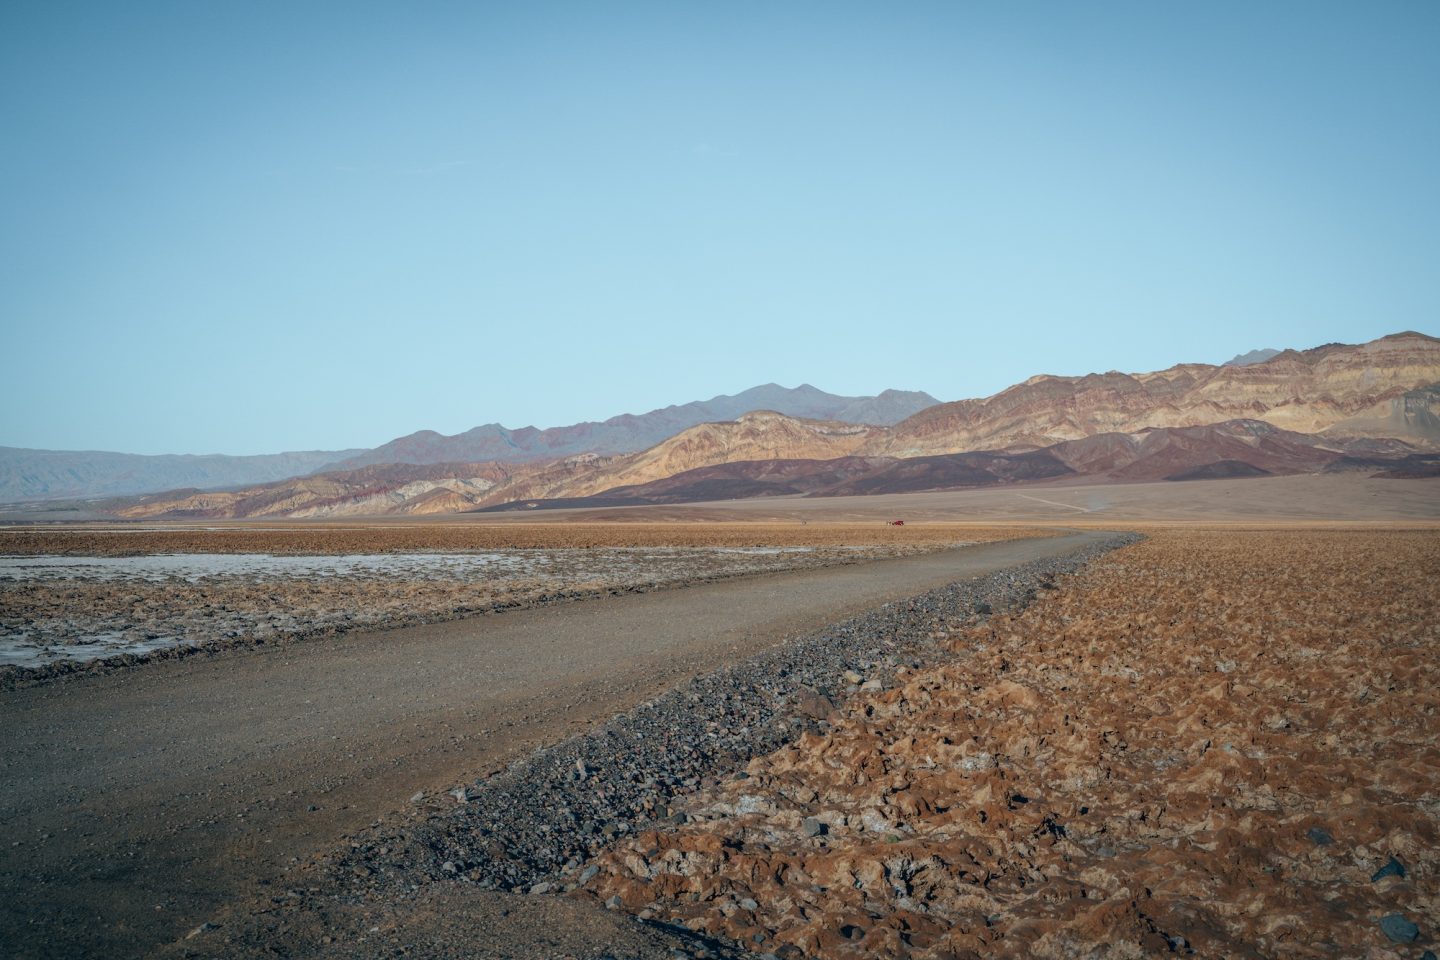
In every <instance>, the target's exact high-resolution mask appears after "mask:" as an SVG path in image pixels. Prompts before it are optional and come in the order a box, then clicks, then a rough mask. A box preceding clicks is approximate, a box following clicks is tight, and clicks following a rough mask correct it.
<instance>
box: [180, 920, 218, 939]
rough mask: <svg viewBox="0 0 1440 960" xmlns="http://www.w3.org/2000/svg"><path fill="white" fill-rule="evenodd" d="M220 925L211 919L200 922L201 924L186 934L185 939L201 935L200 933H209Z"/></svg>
mask: <svg viewBox="0 0 1440 960" xmlns="http://www.w3.org/2000/svg"><path fill="white" fill-rule="evenodd" d="M218 926H219V925H218V924H214V923H211V922H210V921H209V920H206V921H205V922H204V923H202V924H200V926H198V927H196V928H195V929H194V930H191V931H190V932H189V933H187V934H185V939H186V940H191V939H193V938H195V937H198V936H200V934H202V933H209V932H210V931H211V930H214V929H216V928H217V927H218Z"/></svg>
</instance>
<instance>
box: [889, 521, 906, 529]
mask: <svg viewBox="0 0 1440 960" xmlns="http://www.w3.org/2000/svg"><path fill="white" fill-rule="evenodd" d="M890 526H892V527H903V526H905V521H904V520H891V521H890Z"/></svg>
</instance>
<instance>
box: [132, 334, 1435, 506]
mask: <svg viewBox="0 0 1440 960" xmlns="http://www.w3.org/2000/svg"><path fill="white" fill-rule="evenodd" d="M762 389H763V388H762ZM817 392H818V391H817ZM1437 404H1440V340H1437V339H1436V338H1434V337H1430V336H1426V335H1424V334H1419V333H1402V334H1395V335H1392V336H1389V337H1383V338H1380V339H1379V340H1375V341H1371V342H1369V343H1365V344H1360V345H1354V346H1350V345H1343V344H1329V345H1326V346H1323V347H1318V348H1315V349H1313V350H1305V351H1295V350H1286V351H1282V352H1280V353H1277V354H1276V355H1275V356H1273V357H1271V358H1270V359H1268V360H1259V361H1256V362H1253V363H1248V364H1244V365H1221V366H1214V365H1208V364H1183V365H1180V366H1176V367H1171V368H1169V369H1168V370H1163V371H1159V372H1156V373H1148V374H1122V373H1115V372H1111V373H1106V374H1093V375H1089V376H1084V377H1057V376H1037V377H1032V378H1030V379H1029V380H1026V381H1025V382H1023V383H1020V384H1017V385H1015V386H1013V387H1010V388H1008V389H1007V390H1004V391H1001V392H1000V393H998V394H995V395H994V396H992V397H987V398H983V399H978V400H966V401H960V402H957V403H945V404H937V405H933V406H930V407H927V408H925V409H923V410H921V411H919V412H918V413H915V414H913V415H911V416H909V417H907V418H905V419H903V420H901V421H899V422H898V423H895V424H893V425H886V424H866V423H853V422H843V421H839V420H833V419H832V420H817V419H807V418H802V417H796V416H791V415H786V414H784V413H781V412H777V411H752V412H748V413H744V414H741V415H739V416H737V417H735V418H734V419H732V420H725V421H719V422H708V423H701V424H697V425H695V426H691V427H689V428H686V429H682V430H680V431H679V432H678V433H676V434H674V435H673V436H669V437H667V438H666V439H664V440H662V441H660V442H659V443H657V444H655V445H653V446H651V447H648V448H646V449H643V450H640V451H636V452H630V453H593V452H586V453H582V454H578V455H574V456H567V457H560V458H556V459H548V460H547V459H533V458H532V459H527V460H519V461H516V460H512V461H509V462H506V461H501V460H495V459H491V460H487V461H476V462H465V463H454V464H447V465H435V464H428V465H427V464H405V463H399V464H388V465H378V464H372V465H367V466H365V467H363V468H358V469H348V470H335V471H327V472H324V473H321V474H317V475H314V476H310V477H305V478H301V479H299V480H292V481H285V482H280V483H274V484H268V485H260V486H258V487H254V488H249V489H242V490H238V491H228V492H209V493H202V492H196V491H180V492H176V493H174V494H167V495H162V496H152V497H146V498H143V499H141V500H138V501H132V502H122V503H115V504H113V505H112V506H111V508H110V509H112V510H113V512H114V513H115V514H117V515H119V516H124V517H128V518H135V519H139V518H153V517H213V518H223V517H255V516H287V517H327V516H351V515H369V514H402V515H404V514H408V515H417V514H430V513H450V512H457V511H463V510H475V509H488V508H505V509H540V508H543V507H548V506H557V505H579V504H590V505H595V504H600V503H655V502H693V501H696V500H706V499H717V498H721V499H723V498H734V497H751V496H782V495H806V496H835V495H842V494H859V493H879V492H905V491H911V490H935V489H947V488H952V487H962V486H975V485H988V484H994V483H1023V482H1032V481H1041V480H1051V481H1057V480H1063V479H1064V478H1067V477H1090V478H1102V479H1104V480H1107V481H1116V482H1123V481H1134V480H1158V479H1172V480H1177V481H1178V480H1194V479H1206V478H1211V477H1222V476H1228V477H1243V476H1265V475H1270V474H1284V473H1299V472H1319V471H1324V470H1329V469H1332V468H1335V469H1362V468H1363V469H1373V470H1375V471H1377V472H1380V473H1384V474H1388V475H1393V476H1424V475H1429V473H1431V472H1433V471H1434V470H1435V469H1436V464H1435V459H1434V458H1433V457H1430V456H1429V453H1430V452H1431V451H1434V450H1436V449H1440V417H1437V413H1440V408H1437ZM670 409H677V408H670ZM1347 464H1348V465H1347ZM1397 471H1398V472H1397Z"/></svg>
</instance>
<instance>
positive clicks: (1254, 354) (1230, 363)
mask: <svg viewBox="0 0 1440 960" xmlns="http://www.w3.org/2000/svg"><path fill="white" fill-rule="evenodd" d="M1280 353H1281V351H1279V350H1274V349H1271V348H1270V347H1261V348H1260V349H1259V350H1251V351H1250V352H1249V353H1237V354H1236V355H1235V356H1233V357H1231V358H1230V359H1229V360H1226V361H1225V362H1224V363H1222V364H1221V366H1222V367H1248V366H1251V365H1253V364H1257V363H1264V362H1265V361H1266V360H1270V359H1273V358H1274V357H1278V356H1280Z"/></svg>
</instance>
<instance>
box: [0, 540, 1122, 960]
mask: <svg viewBox="0 0 1440 960" xmlns="http://www.w3.org/2000/svg"><path fill="white" fill-rule="evenodd" d="M1093 539H1096V535H1093V534H1074V535H1070V536H1065V537H1057V538H1053V539H1034V540H1019V541H1011V542H1005V543H996V544H987V545H982V546H975V547H968V548H962V549H959V550H953V551H947V552H944V553H938V554H929V555H924V556H918V557H910V558H905V559H899V560H885V561H877V562H874V563H869V564H864V565H858V566H851V567H841V568H834V569H825V570H817V571H807V572H801V573H787V574H777V575H770V576H761V577H755V578H748V579H742V580H733V581H727V582H722V583H713V584H706V585H700V586H694V587H687V588H681V589H673V590H667V591H662V592H658V593H653V594H645V595H639V596H622V597H614V598H607V599H601V600H592V601H585V602H583V603H573V604H567V605H561V606H554V607H548V608H540V609H534V610H526V611H517V612H513V613H505V614H499V615H495V616H488V617H481V618H476V619H473V620H467V621H460V622H455V623H449V624H441V625H434V626H427V627H416V628H410V629H404V630H392V631H383V632H375V633H356V634H351V635H348V636H343V637H339V638H335V639H328V640H316V641H312V642H307V643H301V644H296V645H292V646H288V647H282V648H275V649H268V650H267V649H264V648H262V649H261V650H259V651H254V652H244V651H242V652H235V653H232V654H227V655H224V656H217V657H214V658H200V657H196V658H191V659H188V660H181V661H174V662H161V663H156V664H153V665H149V666H146V667H143V668H140V669H137V670H134V671H130V672H121V673H117V674H112V675H107V676H97V677H89V678H83V679H77V680H74V681H70V682H64V683H57V684H52V685H48V686H42V687H37V688H32V689H22V690H16V691H11V692H9V693H5V694H3V695H0V729H3V731H4V734H3V738H4V740H3V742H4V760H3V778H0V823H4V824H5V825H6V829H5V836H4V841H3V846H0V901H3V902H0V948H3V949H0V954H3V955H5V956H14V957H83V956H132V955H143V954H144V953H146V952H147V951H149V950H151V949H153V948H154V947H156V946H158V945H160V944H163V943H166V942H169V941H172V940H174V939H175V938H176V937H179V936H183V934H184V933H185V932H186V931H187V930H190V929H192V928H194V927H195V926H197V925H198V924H200V923H202V922H203V921H205V920H207V919H208V918H209V917H210V916H211V914H212V913H213V911H215V910H217V909H218V908H219V907H220V906H221V905H222V904H223V903H225V902H227V901H230V900H233V899H235V898H236V897H239V896H246V895H249V894H251V893H253V892H254V891H255V890H256V889H257V887H256V884H264V883H270V882H275V883H277V884H279V885H280V886H281V888H282V889H283V870H284V868H285V867H286V866H287V864H289V863H291V862H292V861H293V860H295V859H303V858H305V857H307V856H308V855H310V854H312V853H313V852H315V851H317V850H319V849H322V848H325V847H328V846H329V845H332V844H334V843H336V842H337V841H339V839H340V838H341V837H342V836H343V835H344V834H346V833H347V832H349V831H352V830H355V829H358V828H360V827H363V826H365V825H367V824H370V823H371V822H373V821H374V820H375V819H377V818H379V817H387V818H390V817H405V816H415V815H417V814H416V813H415V805H414V804H412V803H410V801H409V799H408V798H410V797H411V796H412V795H413V794H415V793H416V792H417V791H422V790H423V791H426V792H427V793H429V794H432V795H433V794H435V793H437V792H439V791H442V790H444V789H446V788H448V787H450V786H454V785H456V784H460V783H463V782H468V781H470V780H472V779H474V778H475V777H476V776H479V775H481V774H483V773H485V772H486V771H488V770H493V769H496V768H497V767H498V766H499V765H501V764H503V763H504V762H505V761H506V760H507V759H509V758H513V757H514V756H515V755H517V753H519V752H521V751H524V750H526V749H528V748H531V747H534V746H536V745H538V744H540V743H544V742H547V741H553V740H556V739H558V738H560V737H562V736H564V735H566V734H568V733H570V732H573V731H574V730H576V729H580V728H583V727H584V726H586V725H587V724H590V723H593V722H595V721H597V720H603V719H604V718H606V717H608V716H610V715H612V714H614V713H616V712H618V711H621V710H624V709H626V708H628V707H629V706H631V705H633V704H635V703H637V702H639V701H641V700H644V699H646V698H647V697H649V696H652V695H653V694H655V693H656V692H658V691H659V690H662V689H664V688H666V687H668V686H671V685H673V684H675V683H677V682H679V681H680V680H682V679H684V678H686V677H689V676H691V675H694V674H696V673H699V672H703V671H706V670H710V669H713V668H715V667H717V666H720V665H722V664H724V663H726V662H729V661H732V660H734V659H737V658H739V657H743V656H745V655H747V654H749V653H752V652H754V651H756V650H758V649H761V648H763V647H765V646H767V645H769V644H772V643H776V642H779V641H781V640H783V639H784V638H785V637H787V636H791V635H794V634H796V633H800V632H803V631H805V630H808V629H813V628H815V627H817V626H820V625H823V624H825V623H829V622H834V621H835V620H838V619H842V618H844V617H846V616H848V615H850V614H853V613H856V612H858V611H860V610H863V609H866V608H869V607H873V606H876V605H878V604H880V603H883V602H885V601H887V600H891V599H895V598H898V597H904V596H910V595H914V594H917V593H920V592H923V591H925V590H928V589H931V588H933V587H936V586H938V585H941V584H944V583H947V582H951V581H954V580H959V579H964V578H966V577H971V576H979V575H983V574H985V573H989V572H992V571H994V570H997V569H1003V568H1006V567H1009V566H1012V565H1015V564H1019V563H1023V562H1026V561H1029V560H1032V559H1037V558H1040V557H1045V556H1053V555H1057V554H1060V553H1064V552H1067V551H1069V550H1071V549H1074V548H1076V547H1078V546H1080V545H1082V544H1085V543H1088V542H1090V541H1091V540H1093Z"/></svg>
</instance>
